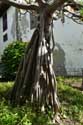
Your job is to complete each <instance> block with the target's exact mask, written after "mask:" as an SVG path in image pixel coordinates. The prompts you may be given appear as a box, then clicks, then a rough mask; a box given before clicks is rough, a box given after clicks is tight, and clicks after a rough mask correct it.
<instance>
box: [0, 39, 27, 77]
mask: <svg viewBox="0 0 83 125" xmlns="http://www.w3.org/2000/svg"><path fill="white" fill-rule="evenodd" d="M26 44H27V43H25V42H21V41H14V42H12V43H11V44H9V45H8V46H7V47H6V48H5V50H4V53H3V55H2V58H1V60H2V64H3V65H4V70H3V77H4V78H6V79H12V78H14V77H15V75H16V71H17V69H18V66H19V63H20V60H21V57H22V56H23V55H24V51H25V46H26Z"/></svg>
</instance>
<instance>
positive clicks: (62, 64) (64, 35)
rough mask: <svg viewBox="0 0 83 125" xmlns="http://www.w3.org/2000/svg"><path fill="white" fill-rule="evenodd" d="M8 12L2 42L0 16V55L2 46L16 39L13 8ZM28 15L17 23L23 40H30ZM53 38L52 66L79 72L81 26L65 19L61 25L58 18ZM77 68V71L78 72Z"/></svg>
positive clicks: (82, 47)
mask: <svg viewBox="0 0 83 125" xmlns="http://www.w3.org/2000/svg"><path fill="white" fill-rule="evenodd" d="M7 13H8V31H7V32H8V41H7V42H3V32H2V19H1V18H0V55H1V54H2V52H3V50H4V48H5V47H6V46H7V45H8V44H9V43H10V42H12V41H14V40H16V24H15V8H13V7H11V8H10V9H8V11H7ZM29 17H30V15H29V13H27V15H26V16H22V19H21V21H20V23H19V25H20V32H21V36H22V39H23V41H30V38H31V36H32V33H33V31H34V30H30V18H29ZM54 38H55V43H56V50H55V52H54V65H55V66H56V68H55V66H54V68H55V70H56V69H58V68H62V69H63V70H64V72H65V73H67V74H71V75H73V74H76V75H77V74H81V69H82V68H83V26H82V25H78V24H76V23H73V22H72V21H71V20H70V19H66V21H65V24H64V25H63V24H62V23H61V21H60V20H58V21H56V22H54ZM78 70H79V72H78Z"/></svg>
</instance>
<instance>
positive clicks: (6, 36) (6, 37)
mask: <svg viewBox="0 0 83 125" xmlns="http://www.w3.org/2000/svg"><path fill="white" fill-rule="evenodd" d="M7 40H8V35H7V33H6V34H5V35H3V41H4V42H6V41H7Z"/></svg>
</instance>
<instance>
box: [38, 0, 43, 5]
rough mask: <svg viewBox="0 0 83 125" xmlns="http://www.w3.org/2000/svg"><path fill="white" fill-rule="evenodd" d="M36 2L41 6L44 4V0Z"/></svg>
mask: <svg viewBox="0 0 83 125" xmlns="http://www.w3.org/2000/svg"><path fill="white" fill-rule="evenodd" d="M36 2H37V3H38V4H39V6H42V5H43V4H44V3H43V1H42V0H36Z"/></svg>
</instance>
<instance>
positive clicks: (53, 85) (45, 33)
mask: <svg viewBox="0 0 83 125" xmlns="http://www.w3.org/2000/svg"><path fill="white" fill-rule="evenodd" d="M0 1H1V2H3V3H5V4H9V5H11V6H14V7H17V8H19V9H24V10H26V11H28V10H29V11H31V12H34V13H35V14H37V15H38V18H39V23H38V25H37V28H36V29H35V31H34V33H33V36H32V38H31V41H30V44H29V45H28V46H27V48H26V51H25V55H24V57H23V58H22V60H21V63H20V65H19V68H18V73H17V76H16V79H15V84H14V87H13V89H12V92H11V98H10V100H11V102H12V103H16V104H22V103H23V102H25V101H26V100H27V99H28V100H30V101H31V102H32V103H36V104H38V107H40V108H42V109H43V108H44V107H45V105H47V106H48V105H49V104H50V105H51V108H52V110H53V112H57V111H58V109H59V101H58V97H57V82H56V79H55V74H54V71H53V68H52V65H53V63H52V58H53V57H52V51H53V48H54V46H53V47H51V43H50V39H51V37H53V34H52V25H51V24H52V20H53V19H55V20H57V19H58V18H61V21H62V23H64V21H65V20H64V19H65V16H67V17H68V18H71V19H72V20H73V21H75V22H77V23H81V21H82V19H83V17H82V13H83V11H82V8H83V6H82V3H81V2H80V3H78V1H74V0H50V1H49V0H34V1H33V0H32V1H27V0H25V3H18V2H17V1H15V0H11V1H10V0H0ZM54 13H55V15H56V16H55V17H53V15H54ZM53 41H54V40H53ZM53 45H54V44H53Z"/></svg>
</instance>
